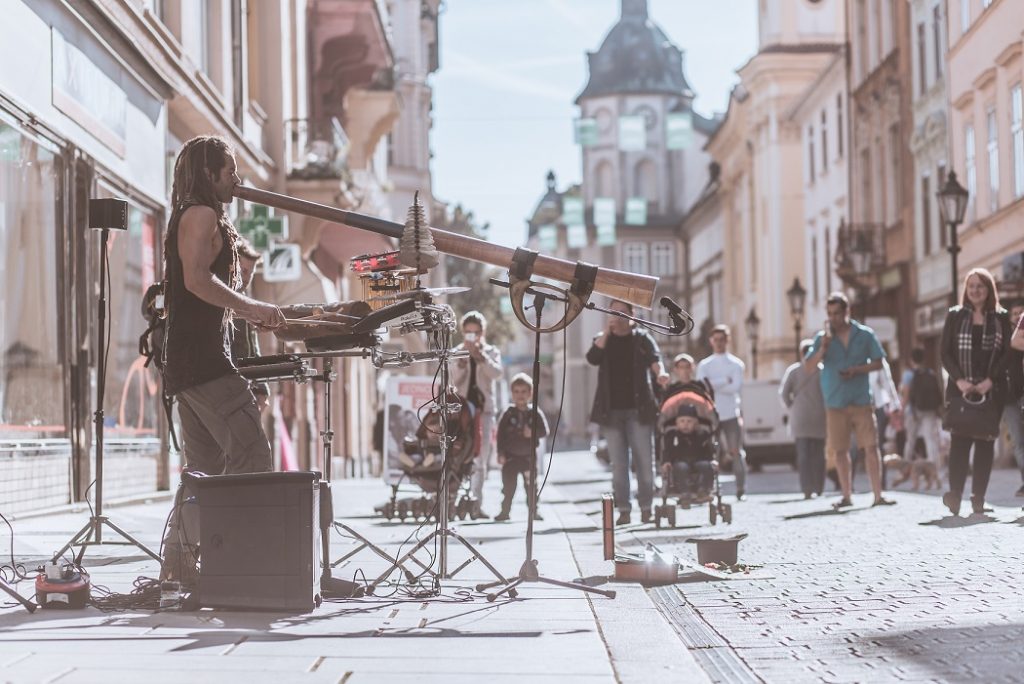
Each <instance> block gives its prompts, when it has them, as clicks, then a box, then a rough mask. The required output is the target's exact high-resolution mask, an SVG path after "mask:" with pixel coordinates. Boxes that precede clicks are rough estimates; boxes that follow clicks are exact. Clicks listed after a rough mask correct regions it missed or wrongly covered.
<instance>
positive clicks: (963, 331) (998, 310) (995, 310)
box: [942, 268, 1010, 515]
mask: <svg viewBox="0 0 1024 684" xmlns="http://www.w3.org/2000/svg"><path fill="white" fill-rule="evenodd" d="M1009 339H1010V315H1009V313H1007V311H1006V310H1005V309H1003V308H1002V307H1001V306H999V293H998V292H997V291H996V283H995V279H994V278H993V277H992V274H991V273H989V272H988V271H987V270H985V269H983V268H975V269H971V271H970V272H969V273H968V274H967V277H966V278H965V279H964V288H963V298H962V300H961V303H960V305H959V306H954V307H953V308H951V309H950V310H949V313H948V314H947V315H946V323H945V325H944V326H943V328H942V366H943V368H945V369H946V372H947V373H949V382H948V383H947V385H946V398H947V403H948V409H947V411H946V428H947V429H949V431H950V434H951V437H950V445H949V491H948V492H946V494H944V495H943V497H942V502H943V503H944V504H946V507H947V508H949V512H950V513H952V514H953V515H959V514H960V501H961V499H962V498H963V490H964V484H965V483H966V481H967V471H968V469H969V462H970V456H971V448H972V447H973V449H974V467H973V469H972V471H971V508H972V510H973V511H974V512H975V513H983V512H984V510H985V491H986V490H987V489H988V481H989V477H990V476H991V475H992V460H993V454H994V448H995V439H996V437H998V434H999V419H1000V418H1001V417H1002V413H1003V405H1004V404H1005V403H1006V388H1005V386H1004V379H1005V375H1006V360H1007V350H1008V349H1009V347H1010V344H1009Z"/></svg>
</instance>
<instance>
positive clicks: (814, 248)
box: [811, 228, 828, 302]
mask: <svg viewBox="0 0 1024 684" xmlns="http://www.w3.org/2000/svg"><path fill="white" fill-rule="evenodd" d="M825 232H826V233H828V229H827V228H826V229H825ZM811 301H812V302H817V301H819V294H818V236H817V235H812V236H811Z"/></svg>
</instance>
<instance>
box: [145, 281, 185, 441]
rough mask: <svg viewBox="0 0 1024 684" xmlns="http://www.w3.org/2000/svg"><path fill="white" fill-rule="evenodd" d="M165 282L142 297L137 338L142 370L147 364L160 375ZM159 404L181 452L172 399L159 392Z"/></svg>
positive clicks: (163, 329) (151, 288)
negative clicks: (141, 328)
mask: <svg viewBox="0 0 1024 684" xmlns="http://www.w3.org/2000/svg"><path fill="white" fill-rule="evenodd" d="M165 283H166V281H161V282H159V283H153V284H152V285H150V286H149V287H148V288H147V289H146V293H145V294H144V295H142V317H143V318H144V319H146V323H147V324H148V325H147V326H146V331H145V332H143V333H142V335H140V336H139V354H141V355H142V356H143V357H144V358H145V359H146V363H145V364H144V366H143V367H144V368H148V367H149V364H151V363H152V364H153V365H154V366H156V369H157V371H158V372H159V373H160V375H163V372H164V361H165V360H166V356H165V347H164V339H165V338H166V336H167V307H166V305H165V302H164V290H165V287H164V285H165ZM160 394H161V398H160V403H161V404H163V407H164V412H165V413H166V414H167V425H168V427H169V428H170V432H171V442H172V443H173V444H174V448H175V450H177V451H179V452H180V451H181V447H180V446H179V445H178V435H177V434H175V431H174V415H173V406H174V397H170V396H167V394H166V393H165V392H161V393H160Z"/></svg>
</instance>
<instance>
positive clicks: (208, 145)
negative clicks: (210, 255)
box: [164, 135, 241, 289]
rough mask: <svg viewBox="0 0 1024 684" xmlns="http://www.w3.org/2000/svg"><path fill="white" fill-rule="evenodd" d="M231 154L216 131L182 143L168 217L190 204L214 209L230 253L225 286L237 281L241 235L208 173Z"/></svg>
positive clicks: (214, 173) (217, 169) (234, 285)
mask: <svg viewBox="0 0 1024 684" xmlns="http://www.w3.org/2000/svg"><path fill="white" fill-rule="evenodd" d="M232 154H233V153H232V150H231V146H230V145H229V144H228V142H227V141H226V140H224V138H222V137H220V136H218V135H199V136H196V137H195V138H192V139H191V140H189V141H188V142H187V143H185V145H184V147H182V148H181V152H180V153H179V154H178V158H177V160H175V162H174V183H173V185H172V186H171V211H172V217H171V220H172V221H174V219H175V218H178V219H180V214H181V213H183V212H184V211H185V209H187V208H188V207H190V206H192V205H194V204H199V205H202V206H205V207H210V208H211V209H213V210H214V211H215V212H217V224H218V226H219V227H221V228H222V229H223V232H224V236H225V239H227V241H228V245H229V246H230V247H231V251H232V253H233V254H234V257H233V258H232V260H231V261H232V263H231V269H230V272H229V276H230V283H229V286H230V287H231V288H233V289H237V288H238V287H239V285H240V284H241V275H240V273H239V268H238V249H237V246H238V243H239V240H241V235H239V234H238V231H237V230H236V229H235V226H234V225H233V224H232V223H231V220H230V219H229V218H228V216H227V213H226V212H225V211H224V205H223V204H222V203H221V201H220V200H219V199H217V194H216V193H215V192H214V189H213V183H212V182H211V180H210V177H211V176H213V177H217V176H218V175H219V174H220V172H221V170H222V169H223V168H224V167H225V166H226V165H227V163H228V159H229V158H230V157H231V156H232ZM175 215H177V216H175ZM164 253H165V254H166V253H167V250H164Z"/></svg>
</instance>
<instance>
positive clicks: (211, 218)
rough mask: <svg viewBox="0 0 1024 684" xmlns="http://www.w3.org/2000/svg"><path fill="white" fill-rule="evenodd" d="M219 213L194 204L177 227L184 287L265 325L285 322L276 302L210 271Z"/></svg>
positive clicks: (216, 246) (217, 245) (216, 249)
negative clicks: (254, 295) (259, 297)
mask: <svg viewBox="0 0 1024 684" xmlns="http://www.w3.org/2000/svg"><path fill="white" fill-rule="evenodd" d="M220 242H221V238H220V234H219V233H218V232H217V215H216V214H215V213H214V211H213V209H211V208H209V207H201V206H196V207H191V208H189V209H188V210H186V211H185V213H184V214H183V215H182V217H181V223H180V224H179V227H178V255H179V256H180V257H181V266H182V273H183V276H184V279H185V287H186V288H188V291H189V292H191V293H192V294H194V295H195V296H196V297H199V298H200V299H202V300H203V301H204V302H206V303H207V304H212V305H213V306H218V307H221V308H224V309H231V310H233V311H234V312H235V313H236V314H238V315H239V316H241V317H242V318H244V319H246V320H249V321H252V322H253V323H256V324H257V325H261V326H264V327H276V326H279V325H283V324H284V314H282V313H281V310H280V309H279V308H277V307H276V306H274V305H273V304H267V303H266V302H260V301H258V300H255V299H252V298H250V297H246V296H245V295H243V294H241V293H239V292H235V291H234V290H232V289H231V288H230V287H228V286H227V284H225V283H224V282H222V281H221V280H220V279H219V278H217V276H215V275H214V274H213V272H212V271H210V267H211V266H212V265H213V262H214V261H215V260H216V259H217V254H218V253H219V252H220V247H221V244H220Z"/></svg>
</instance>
